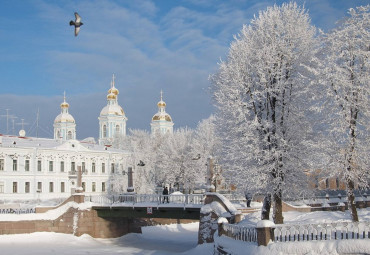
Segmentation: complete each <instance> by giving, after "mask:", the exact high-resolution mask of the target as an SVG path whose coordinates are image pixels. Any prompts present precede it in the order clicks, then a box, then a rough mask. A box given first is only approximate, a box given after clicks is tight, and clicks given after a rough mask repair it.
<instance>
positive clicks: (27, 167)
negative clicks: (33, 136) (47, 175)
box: [24, 159, 30, 172]
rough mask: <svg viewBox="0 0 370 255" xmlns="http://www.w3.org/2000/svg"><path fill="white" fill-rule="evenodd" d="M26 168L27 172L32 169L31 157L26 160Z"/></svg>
mask: <svg viewBox="0 0 370 255" xmlns="http://www.w3.org/2000/svg"><path fill="white" fill-rule="evenodd" d="M24 170H25V171H26V172H28V171H30V160H29V159H26V161H25V162H24Z"/></svg>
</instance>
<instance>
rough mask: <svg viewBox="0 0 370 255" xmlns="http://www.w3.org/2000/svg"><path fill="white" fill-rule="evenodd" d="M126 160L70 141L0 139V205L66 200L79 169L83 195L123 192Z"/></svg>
mask: <svg viewBox="0 0 370 255" xmlns="http://www.w3.org/2000/svg"><path fill="white" fill-rule="evenodd" d="M129 160H130V153H129V152H128V151H122V150H115V149H113V148H109V147H105V146H101V145H97V144H92V143H84V142H80V141H77V140H73V139H70V140H68V141H61V140H56V139H46V138H34V137H16V136H5V135H1V136H0V176H1V178H0V201H1V200H3V199H6V200H9V199H14V200H18V199H22V200H23V199H52V198H63V197H69V196H70V195H71V194H73V193H74V191H75V189H76V188H77V186H76V185H77V168H78V166H81V170H82V188H83V190H84V192H85V194H87V195H93V194H95V195H98V194H106V193H108V192H110V193H112V192H113V193H114V192H122V191H123V190H124V188H125V187H127V177H126V178H125V177H124V174H125V172H127V168H128V162H129ZM117 180H120V182H121V183H120V189H122V191H121V190H117V183H116V181H117Z"/></svg>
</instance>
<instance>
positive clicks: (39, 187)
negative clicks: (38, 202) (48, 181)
mask: <svg viewBox="0 0 370 255" xmlns="http://www.w3.org/2000/svg"><path fill="white" fill-rule="evenodd" d="M37 192H38V193H41V192H42V182H38V183H37Z"/></svg>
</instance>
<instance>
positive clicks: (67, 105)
mask: <svg viewBox="0 0 370 255" xmlns="http://www.w3.org/2000/svg"><path fill="white" fill-rule="evenodd" d="M68 107H69V104H68V103H67V102H66V101H64V102H63V103H61V104H60V108H68Z"/></svg>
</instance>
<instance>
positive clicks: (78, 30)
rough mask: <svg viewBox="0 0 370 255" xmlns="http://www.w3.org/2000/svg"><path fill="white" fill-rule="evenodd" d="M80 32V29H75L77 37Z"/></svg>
mask: <svg viewBox="0 0 370 255" xmlns="http://www.w3.org/2000/svg"><path fill="white" fill-rule="evenodd" d="M79 32H80V27H75V36H77V35H78V33H79Z"/></svg>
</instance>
